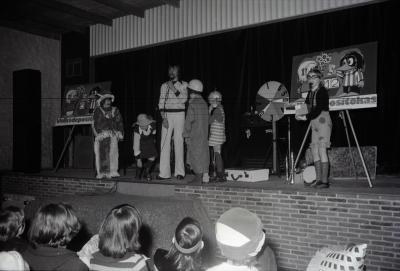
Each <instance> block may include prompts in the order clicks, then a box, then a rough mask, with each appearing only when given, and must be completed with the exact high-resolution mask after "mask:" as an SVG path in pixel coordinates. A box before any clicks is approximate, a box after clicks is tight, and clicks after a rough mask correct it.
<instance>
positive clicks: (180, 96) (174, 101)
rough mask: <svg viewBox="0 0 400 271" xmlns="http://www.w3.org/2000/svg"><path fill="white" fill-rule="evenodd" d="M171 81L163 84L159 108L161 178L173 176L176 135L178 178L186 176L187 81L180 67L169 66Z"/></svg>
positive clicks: (176, 175) (159, 176)
mask: <svg viewBox="0 0 400 271" xmlns="http://www.w3.org/2000/svg"><path fill="white" fill-rule="evenodd" d="M168 76H169V78H170V80H169V81H167V82H165V83H163V84H162V85H161V90H160V98H159V102H158V108H159V110H160V114H161V117H162V119H163V121H162V128H161V146H160V173H159V175H158V177H157V179H159V180H165V179H170V178H171V161H170V156H171V138H172V134H173V137H174V151H175V171H174V175H175V177H176V178H177V179H178V180H182V179H183V178H184V177H185V164H184V147H183V144H184V142H183V137H182V133H183V127H184V124H185V105H186V102H187V98H188V97H187V90H186V87H187V83H186V82H185V81H181V80H180V67H179V66H178V65H171V66H169V68H168Z"/></svg>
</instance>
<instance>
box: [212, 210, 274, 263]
mask: <svg viewBox="0 0 400 271" xmlns="http://www.w3.org/2000/svg"><path fill="white" fill-rule="evenodd" d="M215 235H216V239H217V243H218V246H219V248H220V249H221V253H222V255H223V256H224V257H226V261H225V262H223V263H221V264H219V265H216V266H214V267H211V268H209V269H207V271H264V270H270V271H276V270H277V267H276V262H275V256H274V255H273V253H272V251H271V250H270V249H269V248H268V247H267V246H266V245H265V234H264V231H263V225H262V222H261V220H260V218H259V217H258V216H257V215H256V214H254V213H252V212H250V211H248V210H246V209H243V208H239V207H235V208H232V209H230V210H228V211H226V212H225V213H223V214H222V215H221V216H220V217H219V218H218V220H217V223H216V225H215ZM266 249H267V250H266ZM263 252H265V253H263ZM259 254H264V255H263V256H264V257H263V260H264V261H265V263H259V262H258V261H259V259H258V257H259ZM258 266H261V267H258Z"/></svg>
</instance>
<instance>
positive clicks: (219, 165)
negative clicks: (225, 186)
mask: <svg viewBox="0 0 400 271" xmlns="http://www.w3.org/2000/svg"><path fill="white" fill-rule="evenodd" d="M208 102H209V103H210V106H209V113H210V119H209V123H210V134H209V138H208V145H209V146H210V147H211V153H212V158H211V160H212V165H213V171H214V173H216V176H211V180H212V181H225V176H224V174H225V170H224V161H223V160H222V156H221V149H222V145H223V144H224V142H225V141H226V136H225V112H224V108H223V106H222V104H221V102H222V94H221V93H220V92H218V91H212V92H211V93H210V94H209V95H208Z"/></svg>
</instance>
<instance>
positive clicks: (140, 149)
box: [133, 114, 157, 181]
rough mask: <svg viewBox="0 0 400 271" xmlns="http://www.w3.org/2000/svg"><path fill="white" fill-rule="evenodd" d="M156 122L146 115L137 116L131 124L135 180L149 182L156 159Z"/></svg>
mask: <svg viewBox="0 0 400 271" xmlns="http://www.w3.org/2000/svg"><path fill="white" fill-rule="evenodd" d="M155 135H156V122H155V121H154V120H153V118H152V117H151V116H149V115H146V114H139V115H138V116H137V121H136V122H135V123H134V124H133V151H134V155H135V158H136V178H137V179H141V178H142V177H144V178H146V180H148V181H151V179H152V177H151V172H152V170H153V166H154V161H155V160H156V157H157V149H156V138H155Z"/></svg>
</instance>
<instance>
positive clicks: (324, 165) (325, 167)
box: [317, 162, 329, 188]
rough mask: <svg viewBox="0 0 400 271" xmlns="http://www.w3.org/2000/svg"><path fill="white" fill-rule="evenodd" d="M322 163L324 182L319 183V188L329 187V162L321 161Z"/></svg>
mask: <svg viewBox="0 0 400 271" xmlns="http://www.w3.org/2000/svg"><path fill="white" fill-rule="evenodd" d="M321 165H322V171H321V172H322V176H321V178H322V182H321V183H320V184H319V185H317V188H329V180H328V175H329V162H323V163H321Z"/></svg>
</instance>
